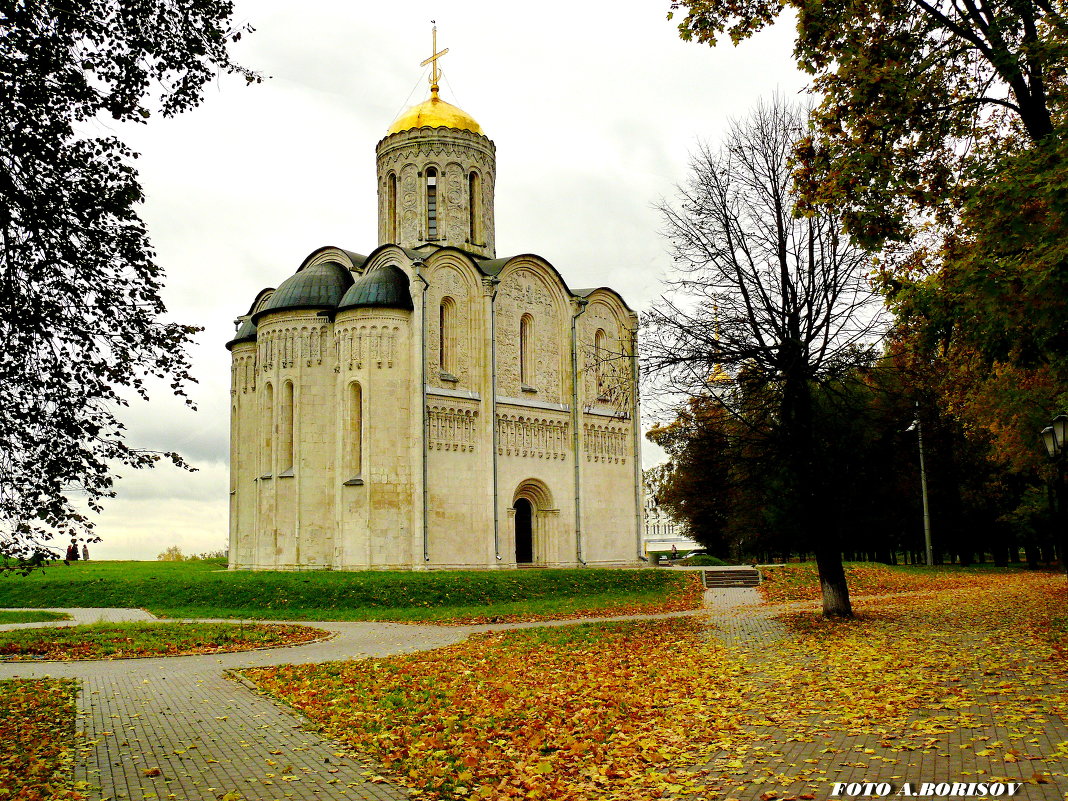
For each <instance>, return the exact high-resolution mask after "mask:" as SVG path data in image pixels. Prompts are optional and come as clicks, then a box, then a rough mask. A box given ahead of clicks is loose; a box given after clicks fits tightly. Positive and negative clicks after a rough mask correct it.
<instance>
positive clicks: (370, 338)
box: [334, 323, 400, 370]
mask: <svg viewBox="0 0 1068 801" xmlns="http://www.w3.org/2000/svg"><path fill="white" fill-rule="evenodd" d="M399 334H400V328H399V327H398V326H395V325H389V324H388V323H386V324H385V325H379V324H376V325H360V326H349V327H346V328H342V329H340V330H338V331H336V332H335V334H334V339H335V342H336V347H337V353H338V361H339V362H340V363H341V364H342V365H344V366H345V367H346V369H348V370H362V369H363V368H364V367H365V366H367V367H375V368H379V369H381V368H385V369H390V368H392V367H393V365H394V363H395V362H396V359H397V337H398V336H399Z"/></svg>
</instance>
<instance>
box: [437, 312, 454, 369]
mask: <svg viewBox="0 0 1068 801" xmlns="http://www.w3.org/2000/svg"><path fill="white" fill-rule="evenodd" d="M455 329H456V302H455V301H454V300H453V299H452V298H448V297H446V298H442V299H441V306H440V308H439V309H438V365H440V367H441V372H443V373H449V374H451V373H452V372H453V370H454V369H455V367H456V365H455V363H454V362H455V358H456V330H455Z"/></svg>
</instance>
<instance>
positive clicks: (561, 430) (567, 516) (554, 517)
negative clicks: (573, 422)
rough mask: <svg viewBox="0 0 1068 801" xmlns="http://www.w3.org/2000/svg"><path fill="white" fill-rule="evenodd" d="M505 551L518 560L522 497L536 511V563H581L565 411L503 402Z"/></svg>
mask: <svg viewBox="0 0 1068 801" xmlns="http://www.w3.org/2000/svg"><path fill="white" fill-rule="evenodd" d="M497 424H498V432H499V433H498V470H499V486H500V496H499V499H498V504H499V507H498V509H499V514H500V516H501V521H502V526H501V534H502V536H501V540H502V544H501V553H502V556H503V557H504V562H505V563H506V565H507V566H514V565H515V561H516V544H515V510H514V504H515V500H516V497H517V495H518V496H520V497H525V498H527V499H528V500H530V501H531V505H532V507H533V509H534V518H535V521H534V526H533V528H534V563H535V564H542V565H574V564H576V548H575V525H574V520H575V505H574V495H575V483H574V463H573V462H572V460H571V458H570V453H571V427H570V415H569V414H568V412H566V411H562V410H561V411H557V410H546V409H538V408H533V407H529V406H520V405H515V404H504V403H498V406H497Z"/></svg>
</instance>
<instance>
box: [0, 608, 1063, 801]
mask: <svg viewBox="0 0 1068 801" xmlns="http://www.w3.org/2000/svg"><path fill="white" fill-rule="evenodd" d="M705 603H706V607H707V611H705V612H694V613H683V614H698V615H701V614H707V615H709V617H710V622H711V623H712V624H713V627H712V628H711V629H710V633H709V636H711V637H715V638H717V639H718V640H719V641H721V642H722V643H724V644H725V645H728V646H730V647H731V648H732V649H735V650H736V652H737V653H738V654H739V657H740V658H741V659H742V660H743V662H744V663H745V664H746V666H747V668H748V678H749V679H751V680H754V681H757V682H760V681H761V680H762V678H763V679H764V680H766V681H767V682H768V683H772V682H774V681H775V679H774V678H773V677H772V676H770V674H769V673H768V653H769V646H774V644H775V643H776V641H777V640H779V639H780V638H783V637H786V636H787V631H786V629H785V627H784V626H783V624H782V623H780V622H779V621H778V620H776V619H775V615H777V614H779V613H781V612H783V611H787V610H789V609H797V608H799V606H800V607H804V606H806V605H805V604H800V605H798V604H794V605H783V606H779V607H769V606H762V605H760V604H759V595H758V594H757V592H756V590H755V589H751V588H732V589H719V590H711V591H709V592H708V593H706V597H705ZM807 606H808V607H809V608H812V605H811V604H809V605H807ZM66 611H69V610H66ZM74 611H75V615H76V620H75V621H74V622H93V621H96V620H99V619H130V616H135V617H137V619H145V618H146V617H149V616H147V615H146V613H143V612H140V611H139V610H100V609H93V610H74ZM653 617H658V616H653ZM617 619H626V618H617ZM576 622H583V621H555V622H553V623H548V624H546V623H530V624H515V625H497V626H479V627H439V626H416V625H399V624H387V623H381V624H378V623H318V624H314V625H316V626H318V627H320V628H323V629H326V630H329V631H331V632H333V633H334V634H335V637H334V638H333V639H331V640H329V641H326V642H321V643H315V644H310V645H306V646H294V647H291V648H279V649H271V650H264V651H253V652H246V653H238V654H222V655H214V656H191V657H171V658H167V659H141V660H123V661H115V662H80V663H47V664H39V665H26V664H23V663H7V664H0V678H10V677H14V676H23V677H39V676H45V675H49V676H64V677H74V678H78V679H81V681H82V686H83V691H82V693H81V695H80V697H79V729H80V730H82V731H84V733H85V746H84V753H83V755H82V757H81V758H80V759H79V760H78V769H77V771H78V772H77V778H80V779H84V780H86V781H88V782H89V783H90V784H92V785H94V786H97V787H100V788H102V797H103V798H104V799H135V800H136V799H167V798H176V799H183V800H184V799H188V800H189V801H201V799H218V798H221V797H223V796H224V795H225V794H226V793H228V792H236V793H240V796H239V797H240V798H242V799H247V801H271V800H272V799H402V798H406V795H405V793H404V791H403V790H402V789H399V788H397V787H395V786H392V785H390V784H387V783H385V782H382V781H380V780H379V779H378V777H377V774H376V773H375V767H374V766H373V765H371V764H370V763H369V762H367V761H366V760H364V759H363V758H362V757H356V756H354V755H352V754H348V753H343V752H342V751H341V750H340V747H339V746H338V745H337V744H336V743H333V742H331V741H329V740H325V739H323V738H321V737H319V736H318V735H317V734H315V733H314V732H311V731H308V730H305V729H304V726H305V725H306V721H305V720H304V719H303V718H302V717H299V716H297V715H295V714H292V713H289V712H286V711H283V710H282V709H281V708H280V707H277V706H275V705H274V704H273V703H272V702H271V701H269V700H268V699H266V698H264V697H261V696H259V695H256V694H255V693H254V692H252V691H250V689H248V688H246V687H245V686H244V685H243V684H242V683H240V682H238V681H234V680H229V679H227V678H225V677H224V674H223V671H224V670H226V669H232V668H233V669H239V668H243V667H251V666H258V665H268V664H287V663H302V662H322V661H328V660H333V659H349V658H360V657H370V656H385V655H389V654H395V653H403V652H410V651H416V650H424V649H430V648H436V647H442V646H445V645H449V644H452V643H455V642H459V641H461V640H463V639H464V638H466V637H467V636H468V635H469V634H471V633H472V632H475V631H492V630H500V629H505V628H525V627H533V626H544V625H570V624H573V623H576ZM35 625H40V624H35ZM0 628H8V626H4V627H0ZM928 645H929V647H932V648H945V649H953V650H954V652H958V653H959V652H964V653H969V652H971V651H972V650H973V649H972V645H973V643H970V642H968V640H967V637H965V635H964V634H962V633H961V632H959V631H946V632H945V633H944V634H943V635H940V636H939V641H938V642H931V643H929V644H928ZM813 668H814V669H818V665H816V664H815V660H814V662H813ZM989 674H990V671H989V670H986V669H985V666H983V665H981V664H975V665H974V668H973V669H972V671H971V673H970V674H969V675H963V676H961V677H960V679H961V681H962V682H964V683H968V684H973V685H974V686H976V687H988V686H990V685H991V682H992V681H995V680H996V681H997V682H1002V683H1004V684H1005V685H1006V686H1007V685H1012V687H1014V688H1019V689H1004V690H1001V691H998V692H993V693H991V692H987V693H986V694H984V695H983V696H982V699H983V700H982V701H981V703H979V704H978V705H976V706H973V707H969V708H961V709H953V708H942V709H938V710H924V711H917V712H916V713H915V714H914V716H913V718H912V721H910V722H915V721H921V722H922V724H923V726H922V728H923V729H924V730H925V731H926V734H924V735H923V736H922V737H918V736H917V734H916V732H915V731H904V730H902V731H897V732H886V731H882V732H879V731H874V732H871V733H866V734H855V735H852V736H851V735H848V734H846V733H842V732H840V731H835V727H834V726H828V725H824V723H825V721H824V719H825V718H827V717H829V716H832V715H833V714H835V713H836V712H837V713H838V715H839V716H840V715H841V713H842V710H821V711H819V712H818V713H814V714H813V715H812V716H811V719H810V720H809V721H808V723H806V724H805V725H804V726H803V727H802V730H800V731H799V730H794V729H790V730H784V729H780V728H777V727H776V725H775V722H774V720H765V721H761V722H756V723H751V724H747V725H746V728H747V729H748V731H749V732H751V733H753V734H755V735H756V737H757V742H756V744H754V745H753V746H752V747H750V748H748V749H747V750H745V751H739V750H733V751H730V752H722V753H719V754H714V755H712V756H711V758H710V761H709V762H708V763H707V764H705V765H702V766H700V767H699V768H698V769H701V770H706V771H708V777H707V778H706V780H705V781H709V782H712V783H713V784H716V783H718V784H719V785H720V786H721V787H722V793H723V795H722V796H721V797H723V798H727V799H731V798H737V799H743V801H755V800H756V799H759V798H760V797H761V795H762V794H766V793H769V792H771V793H775V794H777V796H778V798H780V799H788V798H791V797H797V796H800V795H803V794H810V795H812V796H814V797H815V798H816V799H821V800H822V799H827V798H828V797H829V796H830V789H831V787H830V785H831V783H832V782H836V781H841V782H879V781H887V782H890V783H892V784H893V785H894V786H895V791H896V788H898V787H900V786H901V784H902V783H903V782H913V783H914V784H915V787H914V789H918V783H920V782H968V781H989V780H991V777H1006V778H1011V779H1014V780H1016V781H1020V780H1026V779H1028V778H1031V777H1032V775H1033V774H1034V773H1035V772H1041V773H1043V774H1044V776H1045V777H1046V778H1047V779H1048V782H1047V783H1045V784H1035V783H1028V784H1026V785H1025V786H1024V787H1023V788H1022V790H1021V791H1020V792H1019V793H1018V794H1017V795H1016V798H1017V799H1021V798H1022V799H1027V801H1054V799H1057V801H1061V800H1062V799H1065V798H1068V778H1066V777H1065V774H1064V768H1063V766H1064V762H1063V761H1061V760H1059V761H1057V762H1056V763H1045V762H1042V761H1032V760H1030V759H1027V756H1028V752H1031V753H1032V754H1044V755H1048V754H1050V753H1052V752H1053V751H1055V750H1056V746H1057V744H1059V743H1065V744H1066V747H1068V727H1066V726H1065V723H1064V721H1063V720H1062V719H1061V718H1060V717H1058V716H1057V715H1055V714H1052V713H1051V711H1050V709H1049V708H1048V705H1047V704H1046V702H1045V699H1046V698H1048V697H1049V696H1051V695H1055V694H1058V693H1060V694H1063V693H1064V692H1065V690H1066V688H1064V687H1050V686H1048V685H1043V684H1042V682H1041V676H1036V675H1032V673H1031V672H1030V671H1029V660H1028V654H1026V653H1025V652H1023V651H1021V653H1020V654H1019V658H1018V659H1017V660H1016V661H1015V663H1011V664H1010V666H1009V667H1008V668H1003V669H1002V670H1001V672H1000V673H998V675H996V676H994V677H993V678H992V677H991V676H990V675H989ZM984 680H985V681H984ZM770 717H774V715H771V716H770ZM1021 737H1023V738H1025V739H1023V740H1021ZM987 746H992V748H988V747H987ZM1010 748H1016V749H1018V750H1019V751H1020V753H1021V755H1022V756H1021V761H1020V762H1018V763H1015V764H1013V763H1005V762H1004V761H1002V757H1003V756H1004V752H1005V751H1006V750H1008V749H1010ZM987 752H989V753H987ZM154 769H158V771H159V774H158V775H154V776H153V775H148V776H146V775H145V774H146V772H148V773H155V772H156V771H155V770H154ZM893 797H895V798H900V797H901V796H893ZM635 801H644V800H643V799H635Z"/></svg>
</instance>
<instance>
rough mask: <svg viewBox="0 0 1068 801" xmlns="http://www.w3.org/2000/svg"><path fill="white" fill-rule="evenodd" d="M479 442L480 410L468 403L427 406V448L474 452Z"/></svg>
mask: <svg viewBox="0 0 1068 801" xmlns="http://www.w3.org/2000/svg"><path fill="white" fill-rule="evenodd" d="M477 444H478V410H477V409H476V408H475V407H473V406H467V405H452V404H450V405H443V404H437V403H434V404H430V405H428V406H427V449H428V450H432V451H461V452H468V453H471V452H474V450H475V446H476V445H477Z"/></svg>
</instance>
